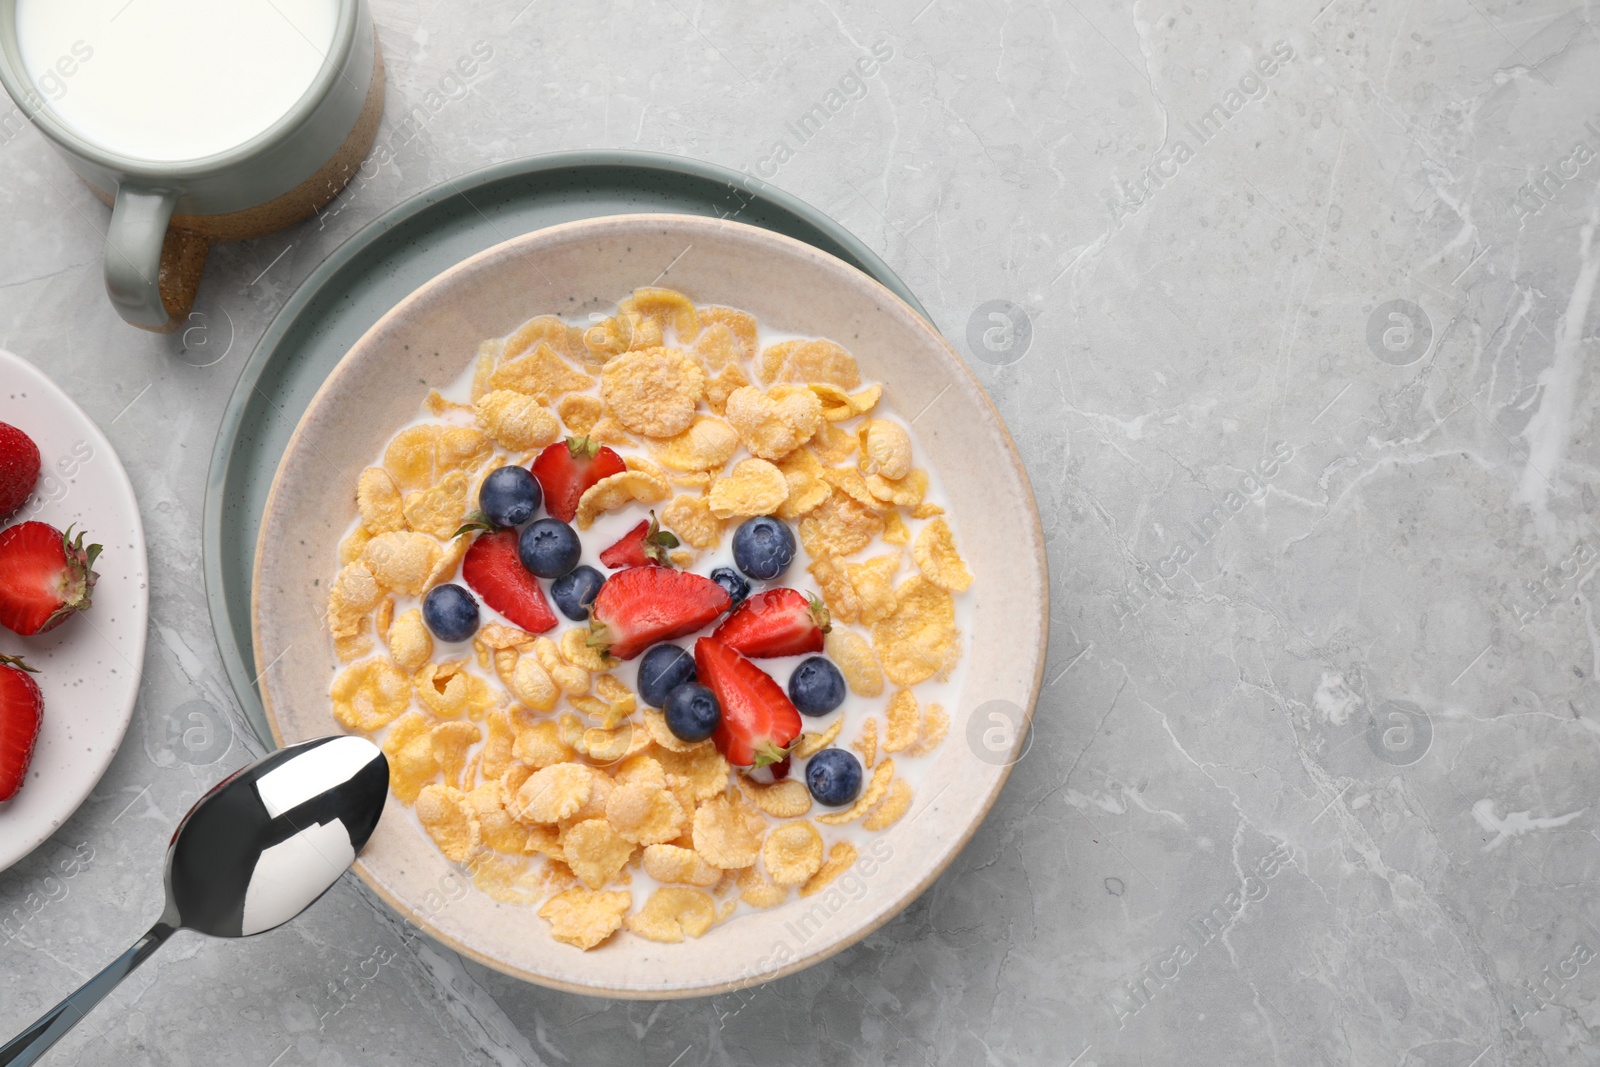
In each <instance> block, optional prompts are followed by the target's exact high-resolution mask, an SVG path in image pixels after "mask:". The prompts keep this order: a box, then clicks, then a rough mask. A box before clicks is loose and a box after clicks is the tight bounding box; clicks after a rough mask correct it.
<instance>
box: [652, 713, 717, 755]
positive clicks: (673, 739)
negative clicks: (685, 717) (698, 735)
mask: <svg viewBox="0 0 1600 1067" xmlns="http://www.w3.org/2000/svg"><path fill="white" fill-rule="evenodd" d="M643 718H644V726H645V731H646V732H647V733H649V735H650V739H651V740H652V741H654V742H655V743H656V744H657V745H658V746H660V747H661V748H664V749H666V750H667V751H668V752H691V751H694V750H696V749H698V748H700V747H701V746H702V745H705V744H706V742H705V741H680V740H678V737H677V735H676V734H674V733H673V732H672V731H671V730H670V729H668V728H667V717H666V716H665V715H663V714H662V713H661V712H660V710H658V709H656V708H646V709H645V711H644V716H643Z"/></svg>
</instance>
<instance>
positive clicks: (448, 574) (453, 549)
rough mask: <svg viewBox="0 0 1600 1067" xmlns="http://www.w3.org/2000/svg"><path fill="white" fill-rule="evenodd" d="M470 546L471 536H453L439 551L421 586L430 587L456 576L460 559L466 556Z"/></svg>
mask: <svg viewBox="0 0 1600 1067" xmlns="http://www.w3.org/2000/svg"><path fill="white" fill-rule="evenodd" d="M471 547H472V538H470V537H457V538H453V539H452V540H451V541H450V543H449V545H447V546H446V547H445V549H444V551H443V552H441V553H439V561H438V562H437V563H435V564H434V565H433V569H432V570H431V571H429V572H428V580H427V581H426V582H424V583H423V588H425V589H432V588H433V587H434V586H436V585H439V584H440V583H442V582H448V581H450V580H451V579H452V578H454V577H455V576H456V570H457V569H458V568H459V567H460V566H461V561H462V560H463V559H465V558H466V555H467V549H469V548H471Z"/></svg>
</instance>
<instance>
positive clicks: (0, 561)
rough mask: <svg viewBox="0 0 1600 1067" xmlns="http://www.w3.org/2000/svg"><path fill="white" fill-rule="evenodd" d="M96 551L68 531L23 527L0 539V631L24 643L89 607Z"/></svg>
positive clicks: (32, 524) (37, 524) (28, 524)
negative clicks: (23, 639)
mask: <svg viewBox="0 0 1600 1067" xmlns="http://www.w3.org/2000/svg"><path fill="white" fill-rule="evenodd" d="M99 555H100V546H99V545H90V546H89V547H88V548H85V547H84V546H83V534H82V533H81V532H80V533H79V534H78V536H77V539H76V540H74V539H73V536H72V528H71V527H70V526H69V527H67V532H66V533H62V532H61V531H60V530H58V529H56V528H55V527H54V526H51V525H49V524H48V523H43V522H22V523H18V524H17V525H15V526H13V527H11V529H9V530H7V531H5V532H4V533H0V626H4V627H5V628H6V629H8V630H13V631H15V632H16V633H19V634H22V635H23V636H24V637H28V636H31V635H33V634H42V633H44V632H45V631H46V630H53V629H55V628H56V627H57V626H60V625H61V624H62V623H64V622H66V621H67V620H68V619H70V618H71V617H72V616H73V615H76V614H77V613H78V612H80V611H83V610H85V609H86V608H88V607H89V597H90V594H91V593H93V592H94V580H95V579H96V578H98V577H99V575H98V574H96V573H95V572H94V570H93V567H94V561H95V557H97V556H99Z"/></svg>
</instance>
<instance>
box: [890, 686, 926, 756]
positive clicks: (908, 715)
mask: <svg viewBox="0 0 1600 1067" xmlns="http://www.w3.org/2000/svg"><path fill="white" fill-rule="evenodd" d="M884 714H885V715H886V716H887V717H888V719H889V734H888V736H887V737H885V738H884V741H883V750H884V751H885V752H903V751H904V750H906V749H908V748H910V747H911V746H912V745H913V744H914V743H915V742H916V740H917V734H918V732H919V731H920V730H921V727H922V722H921V716H920V715H919V714H918V708H917V697H916V694H915V693H913V692H912V691H911V690H909V689H900V690H896V691H895V694H894V696H892V697H890V698H889V707H888V710H887V711H885V713H884Z"/></svg>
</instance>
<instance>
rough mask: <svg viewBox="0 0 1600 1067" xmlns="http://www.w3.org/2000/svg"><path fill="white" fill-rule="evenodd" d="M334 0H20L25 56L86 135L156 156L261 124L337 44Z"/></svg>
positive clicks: (239, 135)
mask: <svg viewBox="0 0 1600 1067" xmlns="http://www.w3.org/2000/svg"><path fill="white" fill-rule="evenodd" d="M337 17H338V4H337V3H336V0H226V2H220V0H17V13H16V24H17V40H18V44H19V46H20V50H21V53H22V61H23V66H24V68H25V69H26V70H27V72H28V76H29V77H30V78H31V79H32V80H33V83H34V87H35V88H36V89H37V90H38V92H39V95H40V96H41V97H43V98H44V100H45V101H46V102H47V104H48V106H49V107H50V109H51V110H52V111H54V112H55V114H56V115H57V116H58V117H59V118H60V119H61V120H62V121H63V122H65V123H66V124H67V125H69V126H71V127H72V128H73V129H74V130H75V131H76V132H77V133H79V134H80V135H81V136H83V137H84V138H85V139H87V140H90V141H93V142H95V143H96V144H98V145H100V146H101V147H103V148H106V149H109V150H111V151H113V152H117V153H119V154H121V155H125V156H132V157H134V158H138V159H146V160H154V161H158V162H176V161H181V160H190V159H200V158H203V157H205V156H210V155H215V154H216V153H218V152H223V151H226V150H227V149H229V148H232V147H234V146H235V145H239V144H243V143H244V142H245V141H248V140H250V139H251V138H252V137H255V136H256V135H257V134H260V133H262V132H264V131H265V130H266V129H267V128H268V127H270V126H271V125H272V124H273V123H274V122H276V121H277V120H278V119H279V118H281V117H282V116H283V115H284V114H285V113H286V112H287V111H288V110H289V109H290V108H292V107H293V106H294V105H295V103H296V101H298V100H299V99H300V98H301V97H302V96H304V95H305V92H306V90H307V89H308V88H310V87H311V83H312V81H313V80H314V79H315V78H316V76H317V72H318V71H319V70H321V69H322V65H323V58H324V57H325V56H326V55H327V52H328V49H329V48H330V47H331V45H332V43H333V30H334V24H335V22H336V21H337Z"/></svg>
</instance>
